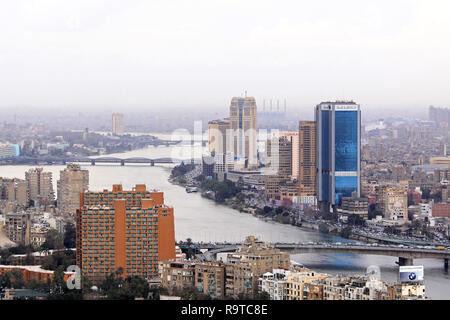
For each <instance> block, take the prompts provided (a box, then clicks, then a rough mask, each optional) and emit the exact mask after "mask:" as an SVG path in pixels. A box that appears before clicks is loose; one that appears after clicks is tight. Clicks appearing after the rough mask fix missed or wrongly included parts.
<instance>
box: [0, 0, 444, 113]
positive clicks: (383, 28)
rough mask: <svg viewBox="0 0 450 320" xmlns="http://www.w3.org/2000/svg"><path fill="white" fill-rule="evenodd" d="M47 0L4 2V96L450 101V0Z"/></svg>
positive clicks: (379, 103)
mask: <svg viewBox="0 0 450 320" xmlns="http://www.w3.org/2000/svg"><path fill="white" fill-rule="evenodd" d="M45 4H46V5H45V6H43V5H37V3H35V2H34V1H17V2H13V3H4V4H2V10H0V12H1V13H0V15H1V21H2V24H3V25H4V26H7V28H3V29H4V32H5V38H4V40H5V41H3V42H2V44H1V45H0V49H1V50H0V51H1V52H2V54H1V55H0V65H1V66H2V70H3V72H2V75H0V88H1V89H0V93H1V95H2V97H3V99H2V103H1V105H2V108H6V107H8V106H22V105H28V106H49V105H53V106H58V107H59V108H61V109H66V110H69V109H70V108H71V107H74V106H75V107H83V106H85V107H84V108H89V107H88V106H91V105H95V106H97V108H99V109H100V106H101V105H106V106H108V105H123V106H129V105H134V106H139V105H140V106H142V107H141V109H143V107H144V106H149V105H150V106H154V108H155V109H156V108H157V107H158V106H163V107H165V108H171V109H175V108H176V106H188V107H190V108H192V107H196V106H201V108H207V107H208V106H209V107H210V106H214V105H217V106H218V107H217V108H219V106H221V105H223V104H227V102H228V101H226V100H227V99H228V98H227V97H229V96H233V95H234V94H235V92H236V91H237V90H239V91H242V92H243V91H244V90H248V92H249V93H251V95H253V96H257V97H265V98H270V97H271V96H272V97H280V98H286V97H287V98H288V106H299V107H301V106H307V105H313V104H314V103H316V101H318V100H336V99H342V100H344V99H346V100H349V99H353V100H355V101H359V102H360V103H361V104H362V105H364V106H366V107H367V108H368V110H370V109H375V108H379V107H383V106H385V107H386V109H388V108H395V106H397V108H398V109H399V110H400V109H405V108H417V107H419V106H424V105H425V106H427V105H430V104H433V105H437V106H439V105H448V104H449V103H450V102H449V100H448V96H447V95H446V91H447V90H446V89H447V83H448V82H449V80H450V79H449V73H448V70H449V67H450V65H449V62H448V59H447V57H446V54H445V52H447V51H448V49H449V44H448V42H447V41H441V40H440V39H445V38H447V37H448V35H449V31H450V26H449V22H448V19H447V17H446V14H445V13H446V12H447V11H448V9H449V4H448V2H446V1H441V0H436V1H433V4H430V3H429V2H428V1H421V0H416V1H404V0H399V1H395V2H392V1H378V2H377V3H373V4H363V3H361V2H359V1H354V0H347V1H344V3H342V2H341V3H339V4H338V3H335V2H333V1H325V2H321V3H311V2H307V3H304V2H293V1H276V2H275V1H262V2H261V1H246V2H238V1H228V2H226V3H225V2H220V1H198V2H196V3H194V4H192V3H191V2H188V1H177V2H176V3H171V4H168V3H167V4H166V3H156V2H155V3H153V2H152V3H149V2H145V1H139V0H136V1H127V2H126V3H125V2H122V1H101V0H99V1H95V2H92V1H76V2H75V1H65V2H64V3H58V2H55V1H50V0H47V1H46V3H45ZM206 13H207V14H206ZM230 19H231V20H233V24H232V25H230V24H229V21H230ZM98 39H102V41H98ZM142 39H146V40H145V41H142ZM118 43H123V44H125V45H120V46H118V45H117V44H118ZM330 51H331V52H332V54H329V52H330ZM42 74H45V75H46V77H45V78H43V77H42V76H41V75H42ZM236 74H239V75H240V76H239V77H235V75H236ZM17 75H20V77H19V76H17ZM194 75H195V76H194ZM23 92H27V94H26V95H23V94H22V93H23ZM174 93H176V94H174ZM65 106H66V107H65Z"/></svg>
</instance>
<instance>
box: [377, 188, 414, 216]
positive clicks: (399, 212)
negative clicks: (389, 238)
mask: <svg viewBox="0 0 450 320" xmlns="http://www.w3.org/2000/svg"><path fill="white" fill-rule="evenodd" d="M377 203H378V206H379V208H380V211H381V212H383V214H384V218H385V219H387V220H395V221H406V220H408V194H407V191H406V190H405V188H404V187H402V186H379V187H377Z"/></svg>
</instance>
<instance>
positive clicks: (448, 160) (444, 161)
mask: <svg viewBox="0 0 450 320" xmlns="http://www.w3.org/2000/svg"><path fill="white" fill-rule="evenodd" d="M430 165H434V166H437V165H439V166H450V156H446V157H431V158H430Z"/></svg>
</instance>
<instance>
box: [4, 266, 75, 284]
mask: <svg viewBox="0 0 450 320" xmlns="http://www.w3.org/2000/svg"><path fill="white" fill-rule="evenodd" d="M14 270H17V271H20V272H21V273H22V276H23V280H24V281H25V282H29V281H33V280H34V281H38V282H48V281H51V280H53V271H50V270H44V269H42V268H41V267H40V266H13V265H0V275H3V274H5V273H7V272H11V271H14ZM73 274H74V272H64V278H63V280H64V281H67V280H68V279H69V278H70V277H71V276H72V275H73Z"/></svg>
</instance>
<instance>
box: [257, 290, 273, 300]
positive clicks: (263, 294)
mask: <svg viewBox="0 0 450 320" xmlns="http://www.w3.org/2000/svg"><path fill="white" fill-rule="evenodd" d="M255 300H270V295H269V293H267V292H266V291H262V292H260V293H258V294H257V295H256V296H255Z"/></svg>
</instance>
